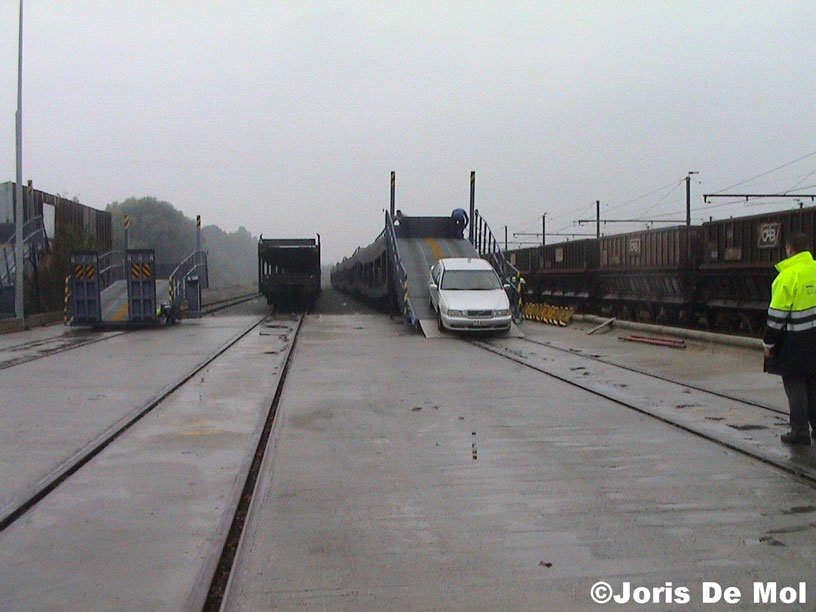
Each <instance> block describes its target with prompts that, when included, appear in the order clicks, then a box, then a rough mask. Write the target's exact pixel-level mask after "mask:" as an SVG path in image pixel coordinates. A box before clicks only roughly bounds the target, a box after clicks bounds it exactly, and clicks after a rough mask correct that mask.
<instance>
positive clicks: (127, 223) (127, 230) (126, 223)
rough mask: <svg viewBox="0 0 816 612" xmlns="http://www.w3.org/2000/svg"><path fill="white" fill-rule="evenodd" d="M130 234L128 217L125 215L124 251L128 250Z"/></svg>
mask: <svg viewBox="0 0 816 612" xmlns="http://www.w3.org/2000/svg"><path fill="white" fill-rule="evenodd" d="M129 233H130V215H125V251H127V250H128V249H129V248H130V240H129V239H128V238H129V236H128V234H129Z"/></svg>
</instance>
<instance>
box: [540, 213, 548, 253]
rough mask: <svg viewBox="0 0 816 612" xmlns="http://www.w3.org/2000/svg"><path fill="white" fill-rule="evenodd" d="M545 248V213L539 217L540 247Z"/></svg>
mask: <svg viewBox="0 0 816 612" xmlns="http://www.w3.org/2000/svg"><path fill="white" fill-rule="evenodd" d="M545 246H547V213H544V214H543V215H541V247H542V248H544V247H545Z"/></svg>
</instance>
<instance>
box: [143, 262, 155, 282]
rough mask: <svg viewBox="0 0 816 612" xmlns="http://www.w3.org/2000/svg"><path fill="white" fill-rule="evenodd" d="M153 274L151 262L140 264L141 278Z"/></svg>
mask: <svg viewBox="0 0 816 612" xmlns="http://www.w3.org/2000/svg"><path fill="white" fill-rule="evenodd" d="M152 276H153V264H149V263H143V264H142V278H151V277H152Z"/></svg>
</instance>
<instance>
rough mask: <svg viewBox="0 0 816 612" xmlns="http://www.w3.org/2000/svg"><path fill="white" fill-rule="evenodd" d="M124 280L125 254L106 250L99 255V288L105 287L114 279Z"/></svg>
mask: <svg viewBox="0 0 816 612" xmlns="http://www.w3.org/2000/svg"><path fill="white" fill-rule="evenodd" d="M121 280H125V254H124V253H123V252H122V251H108V252H107V253H103V254H102V255H100V256H99V288H100V289H101V290H104V289H107V288H108V287H110V286H111V285H112V284H113V283H115V282H116V281H121Z"/></svg>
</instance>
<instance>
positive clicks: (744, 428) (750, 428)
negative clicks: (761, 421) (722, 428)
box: [729, 424, 768, 431]
mask: <svg viewBox="0 0 816 612" xmlns="http://www.w3.org/2000/svg"><path fill="white" fill-rule="evenodd" d="M729 427H730V428H732V429H738V430H739V431H758V430H760V429H768V428H767V427H765V426H764V425H751V424H748V425H729Z"/></svg>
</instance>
